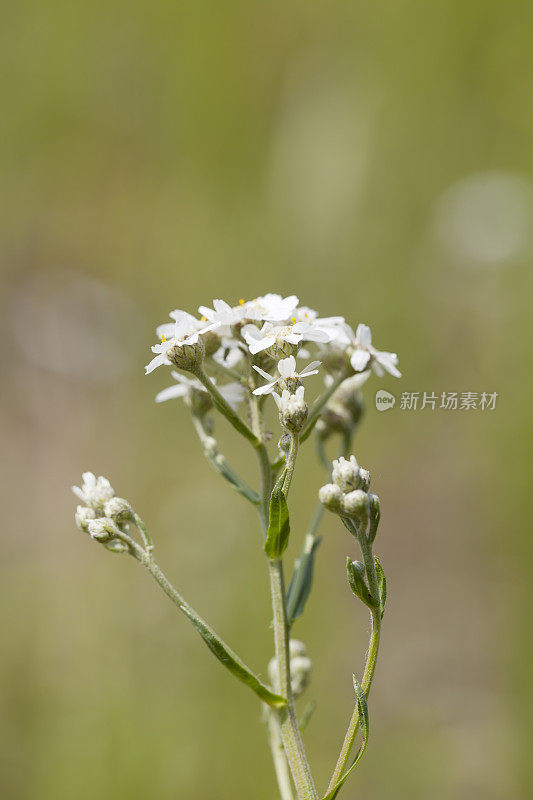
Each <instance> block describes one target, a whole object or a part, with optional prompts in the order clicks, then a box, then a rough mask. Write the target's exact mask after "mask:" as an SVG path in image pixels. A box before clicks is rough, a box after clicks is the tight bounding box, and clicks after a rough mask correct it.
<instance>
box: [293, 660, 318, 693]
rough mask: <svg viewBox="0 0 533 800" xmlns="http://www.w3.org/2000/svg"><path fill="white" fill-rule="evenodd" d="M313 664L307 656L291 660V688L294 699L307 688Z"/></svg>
mask: <svg viewBox="0 0 533 800" xmlns="http://www.w3.org/2000/svg"><path fill="white" fill-rule="evenodd" d="M312 668H313V664H312V662H311V659H310V658H308V657H307V656H296V657H295V658H291V688H292V693H293V695H294V696H295V697H299V696H300V695H301V694H302V693H303V692H304V691H305V690H306V688H307V687H308V686H309V682H310V680H311V671H312Z"/></svg>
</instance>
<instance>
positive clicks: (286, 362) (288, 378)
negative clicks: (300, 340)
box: [254, 356, 321, 394]
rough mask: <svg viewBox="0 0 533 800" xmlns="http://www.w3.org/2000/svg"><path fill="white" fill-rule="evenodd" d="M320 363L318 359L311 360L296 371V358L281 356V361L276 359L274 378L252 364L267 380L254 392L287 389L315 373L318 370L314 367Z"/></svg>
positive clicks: (262, 392) (265, 392) (269, 392)
mask: <svg viewBox="0 0 533 800" xmlns="http://www.w3.org/2000/svg"><path fill="white" fill-rule="evenodd" d="M320 363H321V362H320V361H312V362H311V363H310V364H308V365H307V367H305V369H303V370H302V372H297V371H296V359H295V358H294V356H289V357H288V358H282V359H281V361H278V372H279V376H278V377H277V378H274V377H273V376H272V375H270V374H269V373H268V372H265V371H264V370H262V369H260V367H256V366H255V365H254V369H255V370H256V372H258V373H259V374H260V375H262V376H263V378H265V379H266V380H267V381H269V382H268V383H267V384H266V385H265V386H260V387H259V388H258V389H254V394H271V393H272V392H273V391H274V389H275V388H276V387H280V388H281V389H287V388H289V387H290V386H291V385H293V386H294V385H295V386H298V385H299V382H300V381H301V380H302V378H308V377H309V376H310V375H316V374H317V372H318V370H317V369H316V368H317V367H319V366H320Z"/></svg>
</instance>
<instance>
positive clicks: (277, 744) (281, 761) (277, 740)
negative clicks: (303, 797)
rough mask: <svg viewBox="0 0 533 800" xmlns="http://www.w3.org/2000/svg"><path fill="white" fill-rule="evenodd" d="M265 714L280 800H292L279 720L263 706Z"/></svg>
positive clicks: (289, 775)
mask: <svg viewBox="0 0 533 800" xmlns="http://www.w3.org/2000/svg"><path fill="white" fill-rule="evenodd" d="M265 708H266V713H267V715H268V716H267V725H268V742H269V744H270V750H271V752H272V761H273V762H274V770H275V772H276V778H277V781H278V787H279V793H280V797H281V800H294V795H293V793H292V784H291V773H290V771H289V765H288V764H287V758H286V756H285V750H284V749H283V741H282V739H281V731H280V727H279V720H278V718H277V715H276V714H275V713H274V712H273V711H272V710H271V709H270V708H268V706H265Z"/></svg>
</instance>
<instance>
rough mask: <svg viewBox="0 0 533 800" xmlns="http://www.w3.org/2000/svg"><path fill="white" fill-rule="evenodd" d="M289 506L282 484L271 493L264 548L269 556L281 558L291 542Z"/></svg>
mask: <svg viewBox="0 0 533 800" xmlns="http://www.w3.org/2000/svg"><path fill="white" fill-rule="evenodd" d="M289 533H290V525H289V507H288V505H287V500H286V499H285V495H284V494H283V491H282V489H281V487H280V486H277V485H276V486H274V489H273V490H272V494H271V495H270V515H269V520H268V531H267V536H266V539H265V544H264V550H265V553H266V554H267V556H268V557H269V558H272V559H279V558H281V556H282V555H283V553H284V552H285V549H286V547H287V544H288V543H289Z"/></svg>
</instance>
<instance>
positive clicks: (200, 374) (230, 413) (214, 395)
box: [191, 366, 262, 448]
mask: <svg viewBox="0 0 533 800" xmlns="http://www.w3.org/2000/svg"><path fill="white" fill-rule="evenodd" d="M191 371H192V374H193V375H194V376H195V377H196V378H198V380H199V381H200V383H201V384H203V386H205V388H206V389H207V391H208V392H209V394H210V395H211V399H212V400H213V403H214V405H215V407H216V408H217V409H218V410H219V411H220V413H221V414H224V416H225V417H226V419H227V420H228V422H230V423H231V425H233V427H234V428H235V430H236V431H238V432H239V433H240V434H241V435H242V436H244V437H245V438H246V439H248V440H249V441H250V442H251V443H252V444H253V446H254V447H256V448H258V447H261V445H262V442H261V441H260V440H259V439H258V438H257V436H256V435H255V433H254V432H253V431H252V430H251V429H250V428H249V427H248V425H247V424H246V423H245V422H244V421H243V420H242V419H241V418H240V417H239V415H238V414H237V412H236V411H234V410H233V409H232V407H231V406H230V405H229V403H228V402H227V401H226V400H225V399H224V398H223V397H222V395H221V394H220V392H219V391H218V389H217V387H216V386H215V385H214V383H213V381H211V380H210V379H209V378H208V376H207V375H206V374H205V372H204V371H203V369H202V367H201V366H197V367H195V368H194V370H191Z"/></svg>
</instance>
